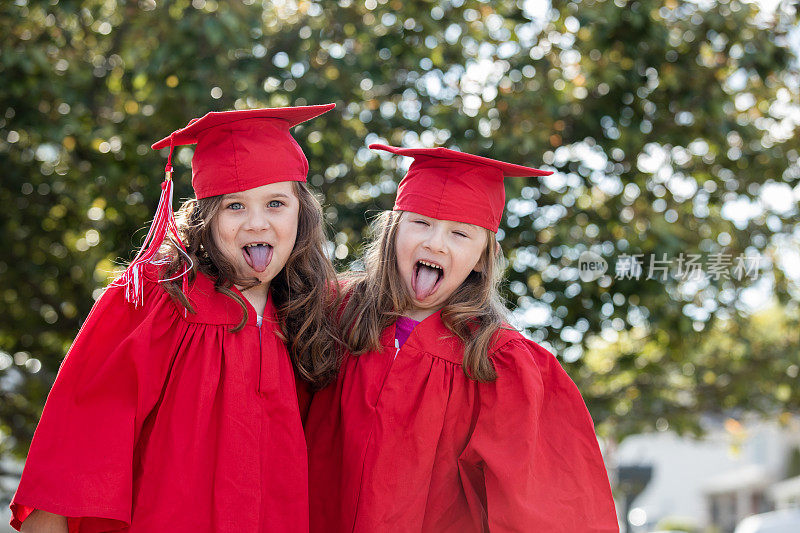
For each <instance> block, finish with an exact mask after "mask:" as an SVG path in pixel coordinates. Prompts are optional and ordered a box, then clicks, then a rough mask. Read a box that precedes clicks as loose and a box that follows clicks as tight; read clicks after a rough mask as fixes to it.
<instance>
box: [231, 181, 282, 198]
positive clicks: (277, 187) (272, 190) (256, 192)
mask: <svg viewBox="0 0 800 533" xmlns="http://www.w3.org/2000/svg"><path fill="white" fill-rule="evenodd" d="M265 196H270V197H278V196H281V197H287V198H293V197H296V196H297V195H296V194H295V192H294V185H293V182H291V181H278V182H275V183H269V184H267V185H261V186H260V187H253V188H252V189H246V190H244V191H236V192H231V193H228V194H225V195H224V197H225V198H260V197H265Z"/></svg>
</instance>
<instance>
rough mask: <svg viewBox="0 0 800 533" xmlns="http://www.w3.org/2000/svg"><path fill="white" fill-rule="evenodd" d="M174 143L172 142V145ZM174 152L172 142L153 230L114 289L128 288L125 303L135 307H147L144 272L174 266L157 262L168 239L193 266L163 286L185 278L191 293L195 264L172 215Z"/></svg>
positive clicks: (184, 286)
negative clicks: (151, 266)
mask: <svg viewBox="0 0 800 533" xmlns="http://www.w3.org/2000/svg"><path fill="white" fill-rule="evenodd" d="M171 140H172V139H170V141H171ZM172 150H173V143H172V142H170V146H169V157H168V158H167V166H166V168H165V169H164V172H165V177H164V181H163V182H162V183H161V196H160V198H159V200H158V208H156V214H155V217H154V218H153V222H152V224H150V229H149V230H148V232H147V237H145V239H144V242H143V243H142V247H141V249H140V250H139V253H137V254H136V257H134V259H133V261H131V263H130V265H128V268H126V269H125V272H123V274H122V275H121V276H120V277H119V278H118V279H117V280H115V281H114V282H113V283H112V284H111V286H114V287H124V288H125V299H126V300H127V301H128V302H130V303H132V304H133V305H134V306H135V307H139V306H140V305H144V275H145V273H144V269H145V268H146V266H147V265H165V264H168V263H169V262H170V259H169V258H166V257H163V258H157V257H156V256H157V254H158V251H159V250H160V249H161V245H162V244H163V243H164V240H165V239H166V238H169V239H171V240H172V241H173V242H174V243H175V244H176V245H177V246H178V247H179V250H178V253H182V255H183V256H184V257H186V258H187V259H188V261H189V264H188V265H187V266H186V268H184V269H183V271H182V272H180V273H178V274H176V275H175V276H172V277H170V278H166V279H162V280H159V283H163V282H166V281H174V280H176V279H178V278H183V280H182V284H181V288H182V290H183V293H184V294H187V293H188V291H189V281H188V279H187V277H186V274H188V273H189V272H190V271H191V270H192V267H193V266H194V265H193V262H192V260H191V258H190V257H189V255H188V254H187V253H186V247H185V246H184V244H183V241H182V240H181V238H180V236H179V235H178V226H177V224H176V223H175V215H174V214H173V212H172V195H173V190H174V184H173V182H172Z"/></svg>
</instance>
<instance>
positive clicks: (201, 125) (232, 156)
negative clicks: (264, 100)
mask: <svg viewBox="0 0 800 533" xmlns="http://www.w3.org/2000/svg"><path fill="white" fill-rule="evenodd" d="M334 107H336V105H335V104H325V105H313V106H302V107H281V108H266V109H247V110H242V111H225V112H213V111H212V112H211V113H207V114H206V115H205V116H203V117H202V118H199V119H193V120H192V121H191V122H189V124H188V125H187V126H186V127H185V128H181V129H179V130H177V131H175V132H173V133H172V135H170V136H168V137H165V138H163V139H161V140H160V141H158V142H157V143H155V144H153V146H152V148H153V149H159V148H164V147H167V146H179V145H184V144H197V148H195V151H194V157H193V158H192V187H193V188H194V192H195V195H196V196H197V198H198V199H199V198H208V197H210V196H217V195H220V194H229V193H233V192H239V191H244V190H247V189H252V188H254V187H260V186H261V185H267V184H269V183H275V182H278V181H306V176H307V174H308V160H307V159H306V156H305V154H303V150H302V149H301V148H300V145H298V144H297V141H295V140H294V138H293V137H292V136H291V134H290V133H289V129H290V128H292V127H293V126H296V125H297V124H299V123H301V122H304V121H306V120H309V119H311V118H314V117H316V116H319V115H321V114H323V113H326V112H327V111H330V110H331V109H333V108H334Z"/></svg>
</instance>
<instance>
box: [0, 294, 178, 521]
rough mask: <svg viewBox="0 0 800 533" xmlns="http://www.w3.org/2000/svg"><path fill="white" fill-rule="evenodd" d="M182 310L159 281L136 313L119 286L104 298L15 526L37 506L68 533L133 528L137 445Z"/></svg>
mask: <svg viewBox="0 0 800 533" xmlns="http://www.w3.org/2000/svg"><path fill="white" fill-rule="evenodd" d="M177 313H178V311H177V309H176V307H175V305H174V304H173V303H172V302H171V301H170V299H169V296H168V295H167V294H166V293H165V292H164V291H163V290H161V289H160V288H158V287H157V285H156V284H155V283H149V284H148V285H147V286H146V287H145V305H144V306H142V307H139V308H138V309H134V307H133V305H131V304H129V303H128V302H126V301H125V300H124V297H123V291H122V289H120V288H109V289H108V290H106V292H105V293H104V294H103V296H102V297H101V298H100V299H99V300H98V301H97V302H96V304H95V305H94V307H93V308H92V311H91V313H90V314H89V317H88V318H87V319H86V322H85V323H84V325H83V327H82V328H81V330H80V333H79V334H78V336H77V337H76V339H75V341H74V343H73V345H72V347H71V348H70V350H69V353H68V354H67V356H66V358H65V359H64V362H63V363H62V365H61V368H60V370H59V372H58V376H57V377H56V380H55V383H54V385H53V388H52V389H51V391H50V394H49V396H48V398H47V402H46V404H45V408H44V412H43V413H42V418H41V420H40V422H39V425H38V427H37V429H36V433H35V434H34V437H33V441H32V443H31V448H30V451H29V453H28V458H27V460H26V463H25V468H24V470H23V474H22V479H21V480H20V484H19V487H18V489H17V492H16V494H15V496H14V499H13V500H12V503H11V510H12V519H11V525H12V526H13V527H14V528H16V529H19V528H20V527H21V525H22V521H23V520H24V519H25V518H27V516H28V515H29V514H30V512H31V511H32V510H33V509H42V510H45V511H48V512H51V513H55V514H59V515H62V516H66V517H68V518H69V520H68V522H69V526H70V531H77V530H80V531H81V532H84V531H110V530H116V529H120V528H123V527H126V526H128V525H129V524H130V519H131V506H132V493H133V468H134V453H135V446H136V442H137V439H138V437H139V432H140V431H141V429H142V424H143V422H144V420H145V418H147V415H148V413H149V412H150V411H151V410H152V409H153V407H154V406H155V404H156V403H157V402H158V398H159V395H160V393H161V388H162V386H163V384H164V382H165V380H166V375H167V372H168V369H169V365H170V362H171V357H172V355H173V354H174V352H175V347H176V346H177V342H178V340H179V337H180V334H179V332H178V331H176V329H179V327H176V321H175V317H176V316H178V315H177ZM178 326H179V325H178Z"/></svg>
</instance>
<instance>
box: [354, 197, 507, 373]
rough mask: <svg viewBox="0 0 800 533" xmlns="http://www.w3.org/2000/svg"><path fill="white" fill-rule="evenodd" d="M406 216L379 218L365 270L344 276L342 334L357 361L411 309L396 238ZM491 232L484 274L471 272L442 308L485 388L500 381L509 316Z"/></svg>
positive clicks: (467, 369)
mask: <svg viewBox="0 0 800 533" xmlns="http://www.w3.org/2000/svg"><path fill="white" fill-rule="evenodd" d="M402 216H403V212H402V211H384V212H383V213H381V214H380V215H378V216H377V217H376V218H375V220H373V222H372V224H371V240H370V242H369V243H368V244H367V245H366V248H365V250H364V254H363V258H362V260H363V263H364V265H363V266H364V269H363V270H361V271H351V272H347V273H346V274H343V275H342V276H341V277H342V280H343V284H342V298H343V300H344V301H343V303H342V304H341V305H340V312H339V328H340V331H341V338H342V340H343V342H344V345H345V347H346V349H347V350H348V351H349V352H350V353H352V354H354V355H360V354H363V353H366V352H369V351H378V350H380V349H381V345H380V335H381V332H382V331H383V330H384V329H385V328H386V327H388V326H389V325H391V324H392V323H393V322H394V321H395V320H396V319H397V317H398V316H400V315H402V314H403V311H404V310H406V309H408V308H409V307H410V305H411V297H410V295H409V294H408V291H407V289H406V288H405V286H404V284H403V282H402V280H401V278H400V272H399V270H398V268H397V252H396V248H397V247H396V236H397V227H398V223H399V222H400V219H401V218H402ZM486 232H487V244H486V248H485V249H484V250H483V252H482V254H481V259H480V261H479V263H478V264H479V265H481V266H482V268H481V269H480V271H472V272H470V274H469V276H467V279H466V280H464V282H463V283H462V284H461V285H460V286H459V287H458V288H457V289H456V290H455V291H454V292H453V294H451V295H450V297H449V298H448V299H447V301H446V302H445V305H444V307H443V308H442V321H443V322H444V325H445V326H446V327H447V329H449V330H450V331H451V332H452V333H453V334H454V335H455V336H456V337H458V338H459V339H461V341H462V342H463V343H464V359H463V363H462V367H463V369H464V373H465V374H466V375H467V377H469V378H470V379H474V380H476V381H482V382H485V381H494V380H495V378H496V377H497V374H496V373H495V370H494V367H493V366H492V363H491V361H490V360H489V357H488V352H489V348H490V346H491V343H492V339H493V337H494V334H495V332H496V331H497V330H498V329H499V328H502V327H504V324H505V322H506V321H505V318H506V314H507V312H506V309H505V306H504V305H503V302H502V299H501V298H500V293H499V290H498V288H499V284H500V281H501V279H502V269H501V268H500V253H499V252H500V249H499V245H498V243H497V240H496V239H495V235H494V233H492V232H491V231H489V230H488V229H487V230H486Z"/></svg>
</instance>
